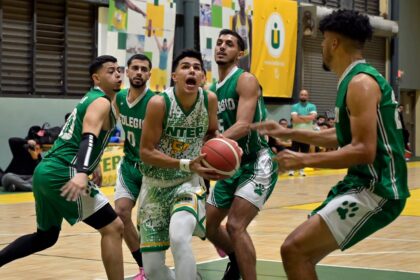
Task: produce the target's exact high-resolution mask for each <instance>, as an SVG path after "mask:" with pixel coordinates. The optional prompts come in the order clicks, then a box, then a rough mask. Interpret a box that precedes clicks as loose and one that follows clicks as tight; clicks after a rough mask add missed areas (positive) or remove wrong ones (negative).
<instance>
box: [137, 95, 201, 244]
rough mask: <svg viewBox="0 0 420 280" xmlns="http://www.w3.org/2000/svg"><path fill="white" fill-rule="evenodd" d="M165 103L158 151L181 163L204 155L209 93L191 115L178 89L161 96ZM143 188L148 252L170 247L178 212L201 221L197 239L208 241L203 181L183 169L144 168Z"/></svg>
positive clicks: (142, 230) (141, 209)
mask: <svg viewBox="0 0 420 280" xmlns="http://www.w3.org/2000/svg"><path fill="white" fill-rule="evenodd" d="M161 96H163V97H164V100H165V105H166V106H165V107H166V109H165V118H164V122H163V127H162V135H161V139H160V142H159V144H158V146H157V147H156V149H158V150H159V151H161V152H162V153H164V154H166V155H168V156H170V157H173V158H177V159H194V158H196V157H197V156H198V155H199V154H200V150H201V147H202V145H203V138H204V136H205V135H206V133H207V130H208V126H209V116H208V99H207V92H206V91H203V90H201V89H200V90H199V93H198V95H197V100H196V103H195V105H194V106H193V107H192V108H191V110H190V111H189V112H185V111H184V110H183V109H182V107H181V106H180V104H179V102H178V100H177V97H176V95H175V92H174V89H173V88H169V89H168V90H166V91H165V92H163V93H162V94H161ZM140 170H141V172H142V173H143V185H142V188H141V190H140V198H139V209H138V224H139V225H140V236H141V245H140V248H141V250H142V251H144V252H150V251H162V250H166V249H167V248H168V247H169V223H170V219H171V215H172V214H173V213H175V212H176V211H188V212H190V213H192V214H193V215H194V216H195V217H196V219H197V227H196V229H195V232H194V235H197V236H200V237H204V235H205V229H204V224H203V223H204V219H205V207H204V206H205V205H204V203H205V189H204V187H203V186H204V184H203V182H202V179H201V178H200V177H199V176H197V175H196V174H193V173H188V172H184V171H181V170H179V169H172V168H161V167H156V166H152V165H147V164H145V163H143V162H142V163H141V164H140Z"/></svg>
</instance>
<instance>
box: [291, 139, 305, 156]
mask: <svg viewBox="0 0 420 280" xmlns="http://www.w3.org/2000/svg"><path fill="white" fill-rule="evenodd" d="M292 151H294V152H301V153H305V154H306V153H308V152H309V144H305V143H300V142H296V141H292Z"/></svg>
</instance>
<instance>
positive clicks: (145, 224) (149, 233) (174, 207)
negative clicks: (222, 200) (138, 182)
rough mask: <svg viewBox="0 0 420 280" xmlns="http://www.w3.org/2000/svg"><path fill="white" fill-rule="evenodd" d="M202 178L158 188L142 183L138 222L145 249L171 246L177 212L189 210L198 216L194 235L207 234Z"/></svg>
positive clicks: (148, 250) (150, 249)
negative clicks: (174, 218)
mask: <svg viewBox="0 0 420 280" xmlns="http://www.w3.org/2000/svg"><path fill="white" fill-rule="evenodd" d="M202 181H203V180H202V179H201V178H200V177H198V176H197V175H193V177H192V178H191V179H190V180H188V181H186V182H184V183H182V184H180V185H177V186H173V187H158V186H150V185H148V184H147V183H145V182H144V183H143V186H142V189H141V191H140V198H139V208H138V215H137V224H138V226H139V231H140V236H141V243H140V248H141V251H142V252H156V251H163V250H166V249H168V248H169V246H170V241H169V225H170V221H171V216H172V214H174V213H175V212H177V211H188V212H190V213H191V214H193V215H194V216H195V218H196V219H197V226H196V228H195V230H194V234H193V235H195V236H198V237H200V238H204V237H205V232H206V230H205V226H204V220H205V217H206V216H205V214H206V213H205V196H206V189H205V187H203V186H204V182H202Z"/></svg>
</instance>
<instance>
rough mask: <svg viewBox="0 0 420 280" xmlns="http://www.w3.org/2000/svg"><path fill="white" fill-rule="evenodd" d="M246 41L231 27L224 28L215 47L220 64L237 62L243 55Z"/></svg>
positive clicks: (215, 53) (215, 55)
mask: <svg viewBox="0 0 420 280" xmlns="http://www.w3.org/2000/svg"><path fill="white" fill-rule="evenodd" d="M244 50H245V43H244V40H243V39H242V38H241V36H240V35H239V34H238V33H237V32H235V31H233V30H229V29H222V31H220V33H219V37H218V38H217V42H216V47H215V48H214V57H215V60H216V63H217V64H218V65H230V64H232V63H237V61H238V60H239V58H240V57H241V56H242V55H243V53H244Z"/></svg>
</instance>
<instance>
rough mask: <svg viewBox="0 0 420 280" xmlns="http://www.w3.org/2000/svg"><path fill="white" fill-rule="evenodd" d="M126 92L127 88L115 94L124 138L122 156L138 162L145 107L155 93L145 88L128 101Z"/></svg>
mask: <svg viewBox="0 0 420 280" xmlns="http://www.w3.org/2000/svg"><path fill="white" fill-rule="evenodd" d="M128 92H129V90H128V89H123V90H121V91H120V92H118V94H117V96H116V105H117V107H118V110H119V114H120V120H121V125H122V127H123V129H124V133H125V140H126V141H125V142H124V157H125V159H128V160H129V161H131V162H139V161H140V151H139V149H140V138H141V130H142V126H143V120H144V117H145V115H146V107H147V103H148V102H149V100H150V98H152V97H153V96H154V95H155V94H154V93H153V92H152V91H151V90H150V89H148V88H146V89H145V91H144V92H143V94H141V95H140V96H139V97H138V98H137V99H136V100H134V101H133V102H132V103H129V102H128V100H127V98H128Z"/></svg>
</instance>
